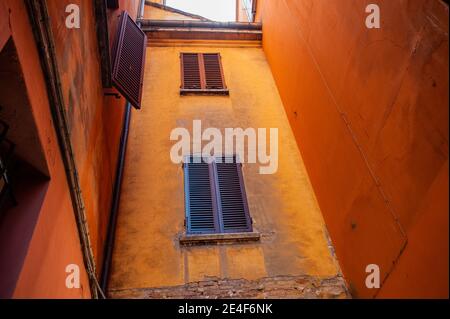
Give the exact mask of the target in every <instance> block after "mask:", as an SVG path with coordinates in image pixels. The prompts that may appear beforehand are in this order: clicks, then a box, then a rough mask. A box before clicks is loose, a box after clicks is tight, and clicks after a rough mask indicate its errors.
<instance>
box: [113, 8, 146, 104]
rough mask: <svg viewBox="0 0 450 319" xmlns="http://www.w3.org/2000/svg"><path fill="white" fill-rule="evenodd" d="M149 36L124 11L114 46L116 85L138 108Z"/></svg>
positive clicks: (114, 81) (114, 76) (114, 79)
mask: <svg viewBox="0 0 450 319" xmlns="http://www.w3.org/2000/svg"><path fill="white" fill-rule="evenodd" d="M146 47H147V36H146V35H145V33H144V32H142V30H141V29H140V28H139V26H138V25H137V24H136V23H135V22H134V21H133V19H131V17H130V16H129V15H128V14H127V13H126V12H125V11H124V12H123V13H122V15H121V17H120V23H119V28H118V32H117V36H116V40H115V45H114V48H113V74H112V79H113V83H114V86H115V87H116V88H117V89H118V90H119V92H120V93H122V94H123V95H124V96H125V98H126V99H127V100H128V101H129V102H130V103H131V104H132V105H133V106H134V107H136V108H138V109H140V108H141V98H142V86H143V80H144V65H145V51H146Z"/></svg>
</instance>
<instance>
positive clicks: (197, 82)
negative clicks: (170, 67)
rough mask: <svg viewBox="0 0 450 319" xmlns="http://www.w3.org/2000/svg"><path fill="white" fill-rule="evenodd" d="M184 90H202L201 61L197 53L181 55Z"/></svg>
mask: <svg viewBox="0 0 450 319" xmlns="http://www.w3.org/2000/svg"><path fill="white" fill-rule="evenodd" d="M181 71H182V76H181V79H182V84H181V86H182V88H183V89H188V90H194V89H201V88H202V83H201V82H202V81H201V78H200V61H199V55H198V54H197V53H182V54H181Z"/></svg>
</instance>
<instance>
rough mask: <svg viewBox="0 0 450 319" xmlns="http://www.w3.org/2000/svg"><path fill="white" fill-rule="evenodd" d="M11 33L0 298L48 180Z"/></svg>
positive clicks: (2, 79)
mask: <svg viewBox="0 0 450 319" xmlns="http://www.w3.org/2000/svg"><path fill="white" fill-rule="evenodd" d="M26 92H27V88H26V86H25V83H24V76H23V74H22V68H21V65H20V63H19V59H18V56H17V51H16V48H15V45H14V41H13V40H12V38H10V39H9V40H8V42H7V43H6V45H5V46H4V48H3V49H2V50H1V51H0V298H11V297H12V296H13V293H14V289H15V287H16V283H17V281H18V280H19V275H20V273H21V271H22V267H23V263H24V261H25V258H26V256H27V253H28V249H29V245H30V242H31V238H32V236H33V233H34V229H35V227H36V224H37V221H38V217H39V213H40V211H41V207H42V205H43V203H44V199H45V195H46V193H47V189H48V185H49V177H48V176H49V170H48V166H47V161H46V159H45V153H44V150H43V148H42V145H41V143H40V140H39V134H38V130H37V125H36V122H35V119H34V117H33V111H32V109H31V105H30V102H29V99H28V96H27V94H26Z"/></svg>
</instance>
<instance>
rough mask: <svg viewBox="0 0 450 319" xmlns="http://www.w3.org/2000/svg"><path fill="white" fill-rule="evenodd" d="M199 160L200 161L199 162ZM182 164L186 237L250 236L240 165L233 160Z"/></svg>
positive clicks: (250, 229) (232, 158)
mask: <svg viewBox="0 0 450 319" xmlns="http://www.w3.org/2000/svg"><path fill="white" fill-rule="evenodd" d="M199 159H200V158H199ZM228 159H231V160H229V161H226V160H225V158H223V157H222V158H219V159H218V160H216V161H215V162H212V163H209V164H208V163H207V162H205V161H204V160H203V159H201V162H200V161H199V163H195V162H194V158H193V157H190V159H189V162H188V163H186V164H185V166H184V170H185V201H186V226H187V233H188V234H213V233H239V232H251V231H252V230H253V229H252V222H251V219H250V214H249V210H248V203H247V198H246V194H245V187H244V182H243V177H242V170H241V164H240V163H237V161H236V157H235V156H233V157H231V158H230V157H229V158H228Z"/></svg>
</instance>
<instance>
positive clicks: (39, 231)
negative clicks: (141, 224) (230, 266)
mask: <svg viewBox="0 0 450 319" xmlns="http://www.w3.org/2000/svg"><path fill="white" fill-rule="evenodd" d="M138 2H139V1H138V0H133V1H125V0H122V1H120V10H118V11H115V12H112V11H109V19H110V20H109V28H110V38H111V39H113V37H114V35H115V26H116V25H115V24H116V23H117V21H118V16H119V14H120V11H121V10H127V11H128V12H129V14H130V15H131V16H132V17H136V15H137V8H138ZM68 4H77V5H79V7H80V13H81V28H80V29H68V28H66V27H65V19H66V16H67V13H65V8H66V6H67V5H68ZM47 6H48V11H49V16H50V23H51V27H52V32H53V35H54V39H53V40H54V42H55V50H56V58H57V63H58V68H59V72H60V74H59V75H60V79H61V87H62V92H63V96H64V101H65V105H66V112H67V118H68V124H69V128H70V136H71V142H72V147H73V150H74V155H75V161H76V166H77V171H78V175H79V178H80V182H81V188H82V195H83V199H84V204H85V206H86V214H87V218H88V227H89V232H90V238H91V243H92V248H93V253H94V257H95V261H96V266H97V272H98V273H99V272H100V270H101V265H102V257H103V256H102V255H103V249H104V239H105V237H106V229H107V224H108V218H109V210H110V203H111V195H112V191H113V182H114V178H115V170H116V160H117V154H118V147H119V140H120V134H121V129H122V120H123V114H124V104H125V100H124V99H123V98H121V99H115V98H113V97H105V96H104V94H103V88H102V83H101V73H100V72H101V69H100V58H99V52H98V46H97V33H96V29H95V17H94V7H93V3H92V1H91V0H70V1H69V0H67V1H61V0H49V1H47ZM8 15H9V17H8ZM0 17H2V19H0V20H1V22H0V26H1V27H2V28H1V33H0V41H1V43H0V44H2V45H3V43H2V42H4V41H3V39H4V38H5V35H7V34H8V33H11V34H12V37H13V41H14V44H15V46H16V48H17V52H18V56H19V59H20V64H21V67H22V69H23V76H24V78H25V83H26V86H27V94H28V96H29V99H30V104H31V105H32V109H33V112H34V117H35V121H36V125H37V128H38V131H39V137H40V140H41V143H42V145H43V147H44V149H45V153H46V160H47V164H48V166H49V170H50V174H49V175H50V182H49V187H48V191H47V193H46V197H45V200H44V203H43V205H42V209H41V212H40V214H39V220H38V222H37V226H36V228H35V230H34V235H33V238H32V240H31V244H30V248H29V251H28V254H27V257H26V260H25V262H24V265H23V269H22V271H21V274H20V278H19V281H18V283H17V287H16V290H15V294H14V297H58V298H66V297H69V298H71V297H75V298H79V297H86V298H88V297H90V291H89V283H88V281H87V276H86V273H85V271H84V268H83V259H82V253H81V248H80V242H79V238H78V232H77V227H76V223H75V215H74V212H73V208H72V203H71V198H70V192H69V188H68V184H67V180H66V174H65V170H64V167H63V162H62V159H61V155H60V151H59V146H58V142H57V138H56V134H55V129H54V126H53V123H52V118H51V113H50V106H49V101H48V99H47V90H46V84H45V80H44V76H43V73H42V70H41V65H40V60H39V56H38V51H37V48H36V44H35V40H34V37H33V33H32V32H30V30H31V26H30V23H29V20H28V16H27V10H26V6H25V4H24V1H17V0H7V1H2V2H1V3H0ZM3 17H6V19H3ZM8 19H9V22H10V23H9V25H5V26H7V28H4V26H3V21H8ZM5 30H6V31H5ZM68 264H78V265H80V268H81V269H82V288H81V289H72V290H71V289H67V288H66V286H65V280H66V275H67V274H66V273H65V267H66V265H68Z"/></svg>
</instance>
